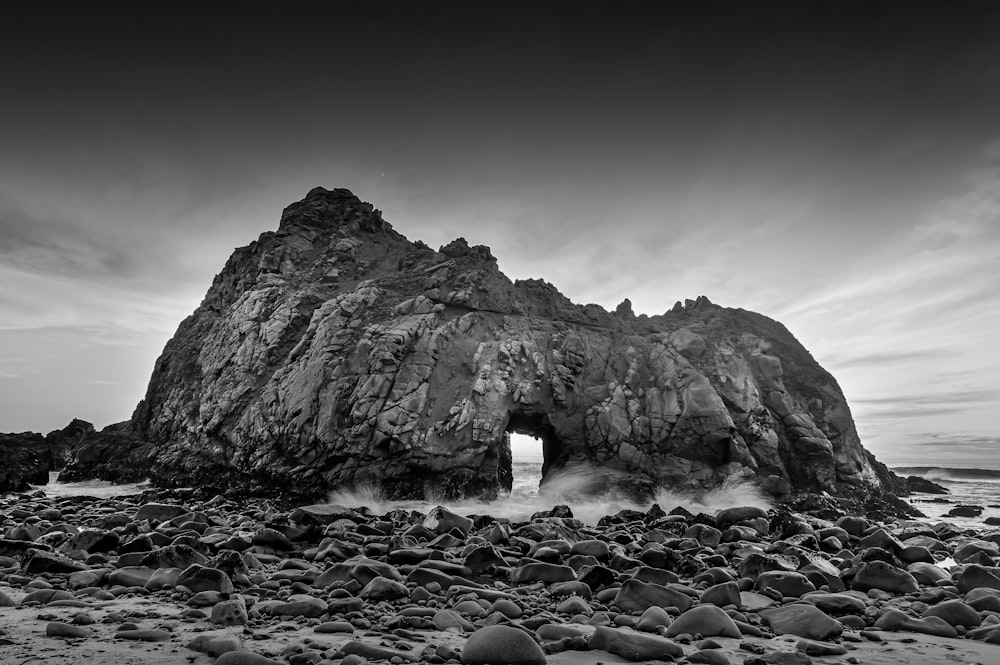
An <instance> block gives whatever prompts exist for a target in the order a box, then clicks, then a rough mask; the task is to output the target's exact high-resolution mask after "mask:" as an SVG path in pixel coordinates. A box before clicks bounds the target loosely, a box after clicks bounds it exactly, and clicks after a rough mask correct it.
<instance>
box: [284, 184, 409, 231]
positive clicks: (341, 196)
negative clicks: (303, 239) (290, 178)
mask: <svg viewBox="0 0 1000 665" xmlns="http://www.w3.org/2000/svg"><path fill="white" fill-rule="evenodd" d="M331 225H332V226H341V225H344V226H347V227H348V228H354V229H356V230H361V231H368V232H375V231H384V230H391V229H392V226H391V225H389V224H388V223H387V222H386V221H385V220H383V219H382V211H381V210H376V209H375V207H374V206H372V204H371V203H366V202H364V201H362V200H361V199H359V198H358V197H357V196H355V195H354V193H353V192H352V191H351V190H349V189H344V188H342V187H337V188H335V189H332V190H331V189H326V188H324V187H314V188H312V189H311V190H309V193H308V194H306V196H305V198H304V199H302V200H301V201H297V202H295V203H293V204H291V205H290V206H288V207H287V208H285V210H284V211H283V212H282V213H281V224H280V225H279V227H278V230H279V232H281V231H286V230H288V227H291V226H302V227H313V228H324V227H328V226H331Z"/></svg>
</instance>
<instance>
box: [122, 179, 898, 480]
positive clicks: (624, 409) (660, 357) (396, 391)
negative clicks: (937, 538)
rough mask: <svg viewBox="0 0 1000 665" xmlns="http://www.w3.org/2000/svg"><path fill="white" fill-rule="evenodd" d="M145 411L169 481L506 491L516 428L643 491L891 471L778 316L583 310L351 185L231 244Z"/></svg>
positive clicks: (140, 425)
mask: <svg viewBox="0 0 1000 665" xmlns="http://www.w3.org/2000/svg"><path fill="white" fill-rule="evenodd" d="M132 424H133V427H134V428H135V431H136V433H137V434H138V435H139V437H141V438H142V439H144V440H146V441H149V442H150V443H151V444H153V446H154V450H155V452H154V462H153V465H152V475H153V478H154V481H156V482H159V483H162V484H186V483H194V484H211V485H214V486H222V485H225V486H236V485H244V486H253V485H257V486H261V487H269V488H285V489H289V488H291V489H294V490H295V491H297V492H300V493H302V494H313V495H322V494H323V493H325V492H328V491H330V490H332V489H335V488H344V487H351V486H357V485H359V484H365V483H369V484H374V485H377V486H379V487H380V488H381V490H382V491H383V493H384V494H385V495H386V496H388V497H397V498H401V497H423V496H430V497H453V496H467V495H477V496H485V497H492V496H494V495H496V494H497V493H498V492H503V491H505V490H509V488H510V486H511V456H510V446H509V440H508V436H507V433H508V432H510V431H517V432H522V433H528V434H532V435H535V436H537V437H539V438H540V439H541V440H542V443H543V449H544V455H545V462H544V467H543V473H544V474H545V476H546V477H550V476H551V475H552V473H553V472H554V471H557V470H559V469H564V468H567V467H571V466H574V465H577V466H580V465H582V466H584V467H588V468H593V469H596V470H597V472H598V474H599V476H600V478H601V479H602V482H603V484H604V485H607V486H614V487H618V488H624V489H625V490H627V491H628V492H630V493H633V494H635V493H644V492H648V491H651V490H652V489H653V488H654V487H656V486H670V487H678V488H686V487H692V486H693V487H707V486H711V485H714V484H716V483H719V482H721V481H722V480H724V479H725V478H727V477H729V476H732V475H739V476H748V477H755V478H759V479H760V480H761V481H762V482H763V483H764V485H765V487H767V488H769V489H772V490H774V491H778V492H780V491H783V490H785V489H787V488H788V487H789V486H791V487H793V488H802V489H809V490H827V491H830V492H831V493H840V494H843V493H849V492H851V493H856V492H857V491H859V490H866V489H872V488H880V487H885V488H887V489H889V488H890V485H889V483H890V482H891V480H890V474H888V472H887V471H886V470H885V467H884V466H882V465H880V464H878V463H877V462H875V461H874V459H873V458H871V456H870V455H869V454H868V453H867V452H866V451H865V450H864V449H863V448H862V446H861V442H860V441H859V439H858V434H857V431H856V430H855V427H854V423H853V420H852V418H851V413H850V409H849V408H848V405H847V402H846V400H845V399H844V396H843V394H842V393H841V391H840V388H839V387H838V386H837V382H836V381H835V380H834V379H833V377H832V376H830V374H828V373H827V372H826V371H824V370H823V369H822V368H821V367H820V366H819V365H818V364H817V363H816V361H815V360H813V358H812V357H811V356H810V355H809V353H808V352H807V351H806V350H805V349H804V348H803V347H802V345H801V344H799V343H798V342H797V341H796V340H795V338H794V337H793V336H792V335H791V334H790V333H789V332H788V331H787V330H786V329H785V328H784V326H782V325H781V324H779V323H777V322H775V321H773V320H771V319H768V318H767V317H765V316H762V315H760V314H755V313H752V312H747V311H744V310H740V309H729V308H724V307H719V306H716V305H714V304H712V303H711V302H709V301H708V300H707V299H705V298H699V299H697V300H695V301H688V302H686V303H684V304H680V303H678V304H677V305H676V306H675V307H674V308H673V309H672V310H671V311H669V312H666V313H665V314H663V315H659V316H650V317H647V316H645V315H642V316H635V315H634V314H633V312H632V310H631V306H630V304H629V302H628V301H627V300H626V301H625V302H623V303H622V304H621V305H620V306H619V307H618V308H617V309H616V311H615V312H613V313H609V312H607V311H605V310H604V309H602V308H601V307H599V306H597V305H583V306H581V305H576V304H573V303H572V302H570V301H569V300H568V299H567V298H565V297H564V296H563V295H562V294H560V293H559V291H557V290H556V288H555V287H553V286H552V285H550V284H548V283H546V282H544V281H540V280H526V281H518V282H514V283H512V282H511V281H510V280H509V279H507V277H505V276H504V275H503V274H502V273H501V272H500V271H499V270H498V268H497V263H496V259H494V257H493V256H492V255H491V253H490V250H489V248H487V247H483V246H470V245H468V244H467V243H466V241H465V240H464V239H461V238H460V239H458V240H455V241H454V242H452V243H450V244H448V245H446V246H444V247H442V248H441V249H440V250H438V251H434V250H433V249H431V248H430V247H428V246H427V245H425V244H423V243H421V242H410V241H408V240H407V239H406V238H405V237H403V236H402V235H400V234H399V233H397V232H396V231H394V230H393V228H392V227H391V226H390V225H389V224H388V223H387V222H386V221H385V220H383V219H382V216H381V213H380V212H379V211H378V210H375V209H373V207H372V206H371V205H370V204H368V203H363V202H362V201H360V200H359V199H358V198H356V197H355V196H354V195H353V194H352V193H351V192H349V191H347V190H345V189H335V190H333V191H327V190H325V189H323V188H317V189H314V190H312V191H311V192H309V194H308V195H307V196H306V198H305V199H303V200H302V201H299V202H298V203H295V204H293V205H291V206H289V207H288V208H287V209H285V211H284V213H283V214H282V217H281V224H280V227H279V229H278V231H277V232H268V233H264V234H263V235H261V236H260V238H259V239H258V240H257V241H256V242H254V243H251V244H250V245H249V246H247V247H242V248H240V249H237V250H236V251H235V252H234V254H233V255H232V257H230V259H229V261H228V262H227V264H226V266H225V268H224V269H223V270H222V272H221V273H219V274H218V275H217V276H216V278H215V280H214V282H213V284H212V286H211V288H210V289H209V291H208V293H207V295H206V296H205V299H204V301H203V302H202V304H201V305H200V306H199V307H198V309H197V310H196V311H195V312H194V313H193V314H192V315H191V316H189V317H188V318H187V319H185V320H184V321H183V322H182V323H181V325H180V327H179V328H178V330H177V333H176V334H175V335H174V337H173V339H171V340H170V342H169V343H168V344H167V346H166V348H165V349H164V351H163V354H162V356H161V357H160V358H159V360H158V361H157V363H156V367H155V369H154V372H153V375H152V378H151V380H150V383H149V388H148V391H147V393H146V397H145V399H144V400H143V401H142V402H141V403H140V404H139V406H138V408H137V409H136V412H135V415H134V416H133V420H132Z"/></svg>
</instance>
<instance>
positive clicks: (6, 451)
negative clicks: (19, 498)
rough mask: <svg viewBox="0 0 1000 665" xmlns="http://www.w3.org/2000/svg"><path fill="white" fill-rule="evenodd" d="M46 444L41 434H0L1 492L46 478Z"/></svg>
mask: <svg viewBox="0 0 1000 665" xmlns="http://www.w3.org/2000/svg"><path fill="white" fill-rule="evenodd" d="M50 466H51V462H50V455H49V447H48V444H46V443H45V438H44V437H43V436H42V435H41V434H36V433H34V432H24V433H22V434H0V493H3V492H23V491H24V490H26V489H28V484H29V483H30V484H33V485H44V484H45V483H47V482H49V468H50Z"/></svg>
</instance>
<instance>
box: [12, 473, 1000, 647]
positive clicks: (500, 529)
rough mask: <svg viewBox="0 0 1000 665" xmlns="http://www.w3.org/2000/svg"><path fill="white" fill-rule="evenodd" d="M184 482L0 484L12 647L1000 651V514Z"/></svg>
mask: <svg viewBox="0 0 1000 665" xmlns="http://www.w3.org/2000/svg"><path fill="white" fill-rule="evenodd" d="M193 496H194V494H193V493H191V492H183V491H171V490H160V491H152V492H147V493H145V494H143V495H139V496H132V497H118V498H98V499H93V498H86V497H82V498H81V497H78V498H69V497H63V498H53V497H44V496H37V495H20V496H13V497H6V498H4V499H3V500H2V501H0V515H2V523H3V526H4V536H5V538H4V539H3V540H0V661H2V662H38V663H42V662H44V663H47V664H49V665H62V664H63V663H66V664H69V663H78V662H84V661H86V660H89V659H93V658H99V659H100V662H102V663H121V664H125V663H140V662H142V663H153V664H154V665H157V664H164V665H165V664H166V663H187V662H191V663H195V664H197V665H201V664H208V663H212V662H215V660H216V657H215V656H213V655H210V654H209V653H208V652H207V651H206V650H208V651H210V652H211V653H215V654H218V653H221V651H224V650H225V649H234V650H237V651H240V652H241V654H242V655H240V656H239V658H240V659H242V660H238V661H233V660H230V659H233V658H237V657H236V656H224V657H222V661H224V662H248V663H264V662H267V661H266V660H261V659H270V660H271V661H273V662H279V663H284V664H286V665H300V664H303V663H309V664H310V665H312V664H315V663H320V664H323V665H326V664H339V663H344V664H345V665H350V664H351V663H360V662H365V660H358V658H355V657H354V655H358V654H360V657H363V658H364V659H367V661H369V662H427V663H457V662H463V663H479V662H503V661H486V660H483V659H482V658H480V657H479V656H477V655H476V654H477V653H479V651H477V650H479V649H481V648H482V647H481V644H480V643H481V642H482V640H480V639H479V638H478V637H476V636H477V635H484V634H487V633H488V634H492V633H490V630H492V628H491V627H493V626H502V627H504V628H509V629H511V630H513V631H514V633H502V635H503V640H513V643H512V644H515V645H520V646H516V648H515V646H510V645H508V648H509V649H513V650H514V651H516V650H517V649H525V650H527V651H526V652H527V653H529V654H531V658H529V659H528V660H527V661H524V662H536V663H539V664H540V663H559V664H563V663H565V664H567V665H568V664H569V663H586V664H592V663H593V664H596V663H597V662H604V663H621V662H635V660H634V659H635V658H637V657H638V656H637V654H642V659H643V660H657V659H660V660H667V659H668V658H667V657H668V656H669V657H670V658H673V659H676V658H685V659H687V662H709V663H720V664H721V663H728V664H730V665H744V664H752V663H755V662H765V663H767V662H778V661H776V660H774V659H779V660H780V658H782V657H781V656H773V657H771V656H768V654H778V653H787V652H795V653H797V654H798V656H795V657H796V658H800V660H798V661H795V662H816V663H842V662H861V663H873V664H875V665H890V664H896V663H898V664H900V665H901V664H902V663H909V664H911V665H924V664H928V665H929V664H930V663H934V662H942V661H943V660H945V659H950V660H954V659H955V658H960V659H961V661H962V662H981V663H984V664H985V663H990V662H996V661H997V660H998V659H1000V646H997V644H995V643H994V642H1000V577H998V576H996V575H994V574H993V573H992V572H990V571H991V569H993V568H994V567H995V566H996V564H997V562H998V561H1000V552H998V551H997V543H1000V533H997V532H995V531H994V532H988V531H978V532H977V531H973V530H969V529H960V528H956V527H949V526H948V525H946V524H944V523H938V524H934V525H932V524H929V523H924V522H922V521H920V520H887V521H876V520H870V519H867V518H865V517H859V516H857V515H843V516H840V517H839V518H837V519H825V518H822V517H819V516H818V515H819V514H820V513H828V512H829V511H830V510H833V509H834V507H833V506H832V505H831V504H829V503H827V504H822V502H819V503H816V505H815V506H814V507H813V508H812V509H810V510H803V511H801V512H798V513H796V512H791V511H788V510H784V509H777V510H776V509H772V510H770V511H765V510H763V509H762V508H760V507H753V506H743V507H731V508H727V509H723V510H721V511H719V512H716V513H714V514H713V515H706V514H701V515H694V514H691V513H690V512H688V511H685V510H683V509H680V508H677V509H671V511H670V513H669V514H668V513H666V512H664V511H663V510H657V509H656V508H653V509H650V510H649V511H647V512H644V513H643V512H638V511H634V510H623V511H621V512H619V513H618V514H615V515H608V516H606V517H604V518H603V519H601V520H599V521H598V523H597V524H596V525H594V526H588V525H585V524H583V523H581V522H580V521H579V520H577V519H575V518H574V517H572V512H573V511H572V507H556V508H554V509H552V510H547V511H542V512H541V513H540V514H538V515H535V516H534V518H533V519H532V520H530V521H523V522H517V521H510V520H506V519H504V518H495V517H491V516H488V515H482V514H480V515H470V516H465V515H461V514H456V513H452V512H451V511H449V510H446V509H435V510H433V511H431V512H430V513H426V514H417V513H414V512H412V511H404V510H400V509H396V510H391V511H388V512H386V513H384V514H375V513H373V512H372V511H370V510H364V509H351V508H345V507H343V506H334V505H329V504H326V505H316V506H306V507H302V506H300V507H298V508H296V509H293V510H281V509H279V508H277V507H276V505H275V504H274V503H272V502H269V501H267V500H255V501H246V502H233V501H229V500H227V499H225V498H224V497H216V498H214V499H211V500H208V501H199V500H196V499H194V498H193ZM664 508H666V506H664ZM955 562H957V563H955ZM953 563H954V565H951V564H953ZM896 564H898V565H896ZM969 576H972V577H971V578H970V577H969ZM977 576H978V577H977ZM973 582H975V586H976V587H989V586H990V585H991V584H994V585H995V587H996V589H995V592H988V593H987V592H983V591H976V590H974V589H973V588H969V587H970V585H972V584H973ZM973 624H975V625H973ZM488 629H489V630H488ZM483 631H486V633H484V632H483ZM206 635H208V636H215V637H217V638H218V639H215V640H214V641H211V640H209V639H208V638H206V637H205V636H206ZM492 639H493V638H491V640H492ZM496 639H500V638H496ZM523 639H527V640H528V642H530V644H529V643H528V642H523ZM519 640H522V641H521V642H519ZM501 641H502V640H501ZM514 651H511V653H513V652H514ZM504 653H507V651H505V652H504ZM518 653H520V652H518ZM249 654H256V656H251V655H249ZM352 654H354V655H352ZM824 654H825V655H824ZM493 657H496V656H493ZM503 657H506V656H503ZM787 657H788V658H791V657H792V656H787ZM852 657H853V658H854V659H856V660H855V661H852V660H850V659H851V658H852ZM477 658H479V659H478V660H477ZM532 658H533V659H534V660H531V659H532ZM629 658H632V659H633V660H632V661H629ZM760 658H763V659H764V660H763V661H755V660H754V659H760ZM768 658H772V660H771V661H768V660H767V659H768ZM803 659H808V660H803ZM845 659H846V660H845Z"/></svg>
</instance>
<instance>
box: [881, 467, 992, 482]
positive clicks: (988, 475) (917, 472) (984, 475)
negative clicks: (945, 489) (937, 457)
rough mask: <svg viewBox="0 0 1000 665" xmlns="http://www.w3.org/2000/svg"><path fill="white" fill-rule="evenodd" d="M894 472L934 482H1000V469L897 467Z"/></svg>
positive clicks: (893, 468)
mask: <svg viewBox="0 0 1000 665" xmlns="http://www.w3.org/2000/svg"><path fill="white" fill-rule="evenodd" d="M892 470H893V471H894V472H895V473H896V474H897V475H900V476H920V477H921V478H926V479H927V480H933V481H939V480H942V481H946V482H947V481H951V482H970V481H978V482H1000V469H966V468H956V469H952V468H948V467H940V466H895V467H892Z"/></svg>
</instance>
